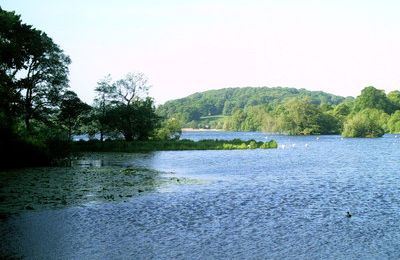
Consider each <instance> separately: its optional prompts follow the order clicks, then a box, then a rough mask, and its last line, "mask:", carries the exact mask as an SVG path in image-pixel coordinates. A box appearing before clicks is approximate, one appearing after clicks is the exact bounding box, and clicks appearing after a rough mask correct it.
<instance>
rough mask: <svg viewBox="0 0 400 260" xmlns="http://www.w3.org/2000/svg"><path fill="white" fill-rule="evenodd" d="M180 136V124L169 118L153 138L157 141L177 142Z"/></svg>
mask: <svg viewBox="0 0 400 260" xmlns="http://www.w3.org/2000/svg"><path fill="white" fill-rule="evenodd" d="M181 134H182V130H181V123H180V122H179V120H177V119H176V118H169V119H167V120H165V121H164V122H162V124H161V127H160V128H157V129H156V130H155V133H154V138H155V139H157V140H178V139H179V137H180V136H181Z"/></svg>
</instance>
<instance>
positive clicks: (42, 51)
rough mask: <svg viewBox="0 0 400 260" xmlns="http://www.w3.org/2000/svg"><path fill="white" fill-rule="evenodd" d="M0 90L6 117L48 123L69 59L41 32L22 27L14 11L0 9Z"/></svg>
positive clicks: (65, 82) (65, 81)
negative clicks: (17, 115) (17, 116)
mask: <svg viewBox="0 0 400 260" xmlns="http://www.w3.org/2000/svg"><path fill="white" fill-rule="evenodd" d="M0 24H1V26H0V60H1V64H0V80H1V83H0V87H1V90H0V92H1V94H2V97H4V99H3V100H2V102H1V110H2V113H3V115H4V116H5V117H6V118H15V114H18V113H19V114H20V115H21V116H22V117H23V120H24V123H25V126H26V129H27V130H28V131H29V130H30V128H31V120H32V119H38V120H40V121H46V120H48V117H49V114H50V113H52V112H53V111H54V108H56V107H58V106H59V104H60V101H61V95H62V93H63V92H64V91H65V89H66V88H67V86H68V65H69V64H70V59H69V57H68V56H67V55H65V54H64V52H63V50H61V49H60V48H59V46H58V45H56V44H55V43H54V42H53V40H52V39H51V38H50V37H48V36H47V35H46V34H45V33H44V32H42V31H40V30H37V29H34V28H33V27H32V26H30V25H26V24H23V23H22V21H21V19H20V16H19V15H16V14H15V13H14V12H7V11H4V10H2V9H0Z"/></svg>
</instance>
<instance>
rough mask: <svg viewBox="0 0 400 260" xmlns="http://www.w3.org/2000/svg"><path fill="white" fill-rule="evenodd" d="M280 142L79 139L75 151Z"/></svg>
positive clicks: (240, 146) (207, 147) (227, 146)
mask: <svg viewBox="0 0 400 260" xmlns="http://www.w3.org/2000/svg"><path fill="white" fill-rule="evenodd" d="M277 147H278V144H277V143H276V141H274V140H272V141H269V142H256V141H255V140H249V141H242V140H239V139H234V140H201V141H192V140H177V141H176V140H169V141H134V142H127V141H122V140H113V141H111V140H107V141H104V142H101V141H98V140H94V141H78V142H74V144H73V150H74V151H75V152H151V151H181V150H235V149H257V148H260V149H269V148H277Z"/></svg>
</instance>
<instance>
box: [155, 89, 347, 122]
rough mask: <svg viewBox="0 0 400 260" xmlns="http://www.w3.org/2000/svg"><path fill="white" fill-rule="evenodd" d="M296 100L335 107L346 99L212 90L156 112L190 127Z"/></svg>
mask: <svg viewBox="0 0 400 260" xmlns="http://www.w3.org/2000/svg"><path fill="white" fill-rule="evenodd" d="M294 97H309V98H310V102H311V103H312V104H315V105H320V104H325V105H326V106H330V105H336V104H338V103H340V102H342V101H343V100H344V98H343V97H339V96H334V95H331V94H327V93H324V92H321V91H308V90H304V89H295V88H281V87H277V88H268V87H261V88H252V87H246V88H226V89H219V90H209V91H205V92H202V93H196V94H193V95H190V96H188V97H186V98H182V99H177V100H172V101H168V102H166V103H165V104H164V105H162V106H160V107H159V108H158V109H157V113H158V114H159V115H160V116H162V117H165V118H171V117H177V115H178V114H180V115H181V116H182V117H183V123H184V127H189V125H188V123H189V122H191V121H199V120H200V119H201V118H203V117H206V116H213V115H223V116H230V115H233V114H234V113H235V112H236V111H238V109H241V110H243V111H244V110H246V109H247V108H249V107H254V106H271V107H276V106H277V105H279V104H281V103H283V102H284V101H285V100H287V99H290V98H294ZM248 123H250V122H248ZM250 124H251V123H250ZM228 128H230V127H228ZM233 128H237V126H233ZM249 128H253V129H254V128H259V126H258V124H257V125H256V126H249Z"/></svg>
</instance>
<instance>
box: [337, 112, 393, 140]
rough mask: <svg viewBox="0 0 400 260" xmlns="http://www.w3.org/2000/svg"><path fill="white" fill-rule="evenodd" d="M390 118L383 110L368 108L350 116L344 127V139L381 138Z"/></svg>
mask: <svg viewBox="0 0 400 260" xmlns="http://www.w3.org/2000/svg"><path fill="white" fill-rule="evenodd" d="M387 118H388V116H387V114H386V113H385V112H383V111H382V110H378V109H374V108H367V109H364V110H361V111H360V112H357V113H355V114H353V115H352V116H349V118H348V119H347V120H346V122H345V124H344V126H343V132H342V135H343V136H344V137H381V136H382V135H383V134H384V133H385V130H384V128H383V125H385V123H386V122H385V121H386V120H387Z"/></svg>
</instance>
